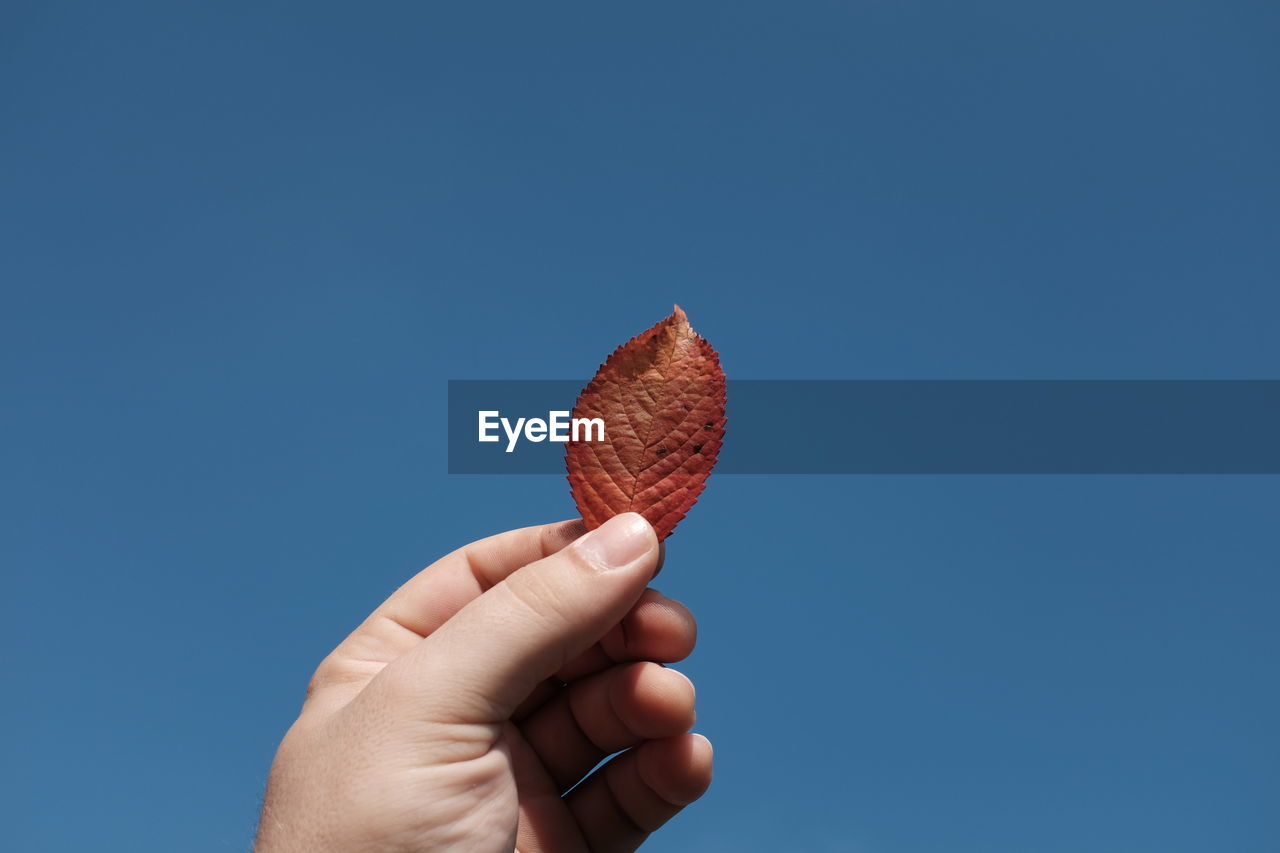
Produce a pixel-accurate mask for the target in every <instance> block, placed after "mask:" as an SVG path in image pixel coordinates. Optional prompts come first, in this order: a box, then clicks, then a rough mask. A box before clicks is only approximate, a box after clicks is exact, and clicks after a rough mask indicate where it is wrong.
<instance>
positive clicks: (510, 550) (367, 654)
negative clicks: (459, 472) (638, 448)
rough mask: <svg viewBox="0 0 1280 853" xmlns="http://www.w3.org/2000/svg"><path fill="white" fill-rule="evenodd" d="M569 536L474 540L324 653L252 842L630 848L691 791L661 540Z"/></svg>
mask: <svg viewBox="0 0 1280 853" xmlns="http://www.w3.org/2000/svg"><path fill="white" fill-rule="evenodd" d="M584 532H585V531H584V529H583V527H582V524H581V522H560V523H557V524H548V525H543V526H538V527H527V528H523V529H521V530H513V531H510V532H508V533H502V534H499V535H497V536H493V537H490V538H488V539H483V540H481V541H479V542H475V543H472V544H471V545H468V546H466V547H464V548H462V549H460V550H458V551H455V552H454V553H452V554H449V555H448V556H446V557H444V558H443V559H441V560H440V561H438V562H436V563H435V564H433V565H431V566H429V567H428V568H426V569H424V570H423V571H422V572H420V573H419V574H418V575H417V576H415V577H414V578H413V579H411V580H410V581H409V582H408V583H406V584H405V585H404V586H402V587H401V588H400V589H399V590H397V591H396V592H395V593H394V594H393V595H392V596H391V597H390V598H389V599H387V601H385V602H384V603H383V604H382V605H381V606H379V607H378V609H377V610H375V611H374V612H373V614H372V615H371V616H369V618H368V619H366V620H365V621H364V623H363V624H361V625H360V627H359V628H357V629H356V630H355V631H354V632H353V633H352V634H351V635H350V636H349V637H347V639H346V640H344V641H343V642H342V644H341V645H339V646H338V647H337V648H336V649H334V650H333V652H332V653H331V654H330V655H329V656H328V657H326V658H325V659H324V661H323V662H321V664H320V666H319V668H318V669H317V670H316V673H315V675H314V677H313V678H312V680H311V684H310V686H309V688H308V690H307V698H306V701H305V703H304V704H303V707H302V711H301V713H300V714H299V716H298V719H297V721H296V722H295V723H294V724H293V726H292V727H291V728H290V729H289V731H288V733H287V734H286V735H285V737H284V740H283V741H282V743H281V745H280V748H279V750H278V752H277V753H276V757H275V761H274V763H273V764H272V767H271V774H270V778H269V781H268V784H267V793H266V798H265V800H264V804H263V809H262V818H261V822H260V824H259V827H258V839H257V843H256V845H255V848H254V849H255V851H256V853H301V851H307V853H339V851H341V853H347V851H362V852H363V851H368V853H383V851H386V853H391V851H396V852H397V853H399V852H400V851H413V853H422V851H429V850H451V851H483V852H484V853H488V851H512V850H516V851H520V853H539V851H557V853H587V851H590V853H599V852H600V851H609V852H610V853H612V851H630V850H635V849H636V848H637V847H639V846H640V845H641V844H642V843H644V841H645V839H646V838H647V837H648V835H649V834H650V833H651V832H653V831H654V830H656V829H658V828H659V827H661V826H662V825H663V824H664V823H666V822H667V821H668V820H670V819H671V818H672V817H673V816H674V815H675V814H676V813H677V812H679V811H680V810H681V809H682V808H684V806H686V805H687V804H689V803H691V802H693V801H694V800H696V799H697V798H698V797H699V796H701V795H702V793H703V792H704V791H705V790H706V788H707V785H708V784H710V781H711V745H710V743H709V742H708V741H707V740H706V738H703V737H702V736H701V735H696V734H689V729H690V728H691V726H692V725H693V721H694V690H693V685H692V684H691V683H690V682H689V680H688V679H687V678H685V677H684V676H683V675H681V674H680V673H678V672H676V671H675V670H673V669H670V668H667V667H665V666H662V664H664V663H670V662H673V661H678V660H681V659H683V658H684V657H686V656H687V655H688V654H689V653H690V652H691V651H692V650H693V645H694V641H695V639H696V634H697V627H696V625H695V623H694V620H693V616H692V615H691V614H690V613H689V611H688V610H687V609H686V608H685V607H684V606H683V605H682V604H680V603H679V602H676V601H673V600H672V599H669V598H667V597H666V596H664V595H662V594H661V593H659V592H657V591H656V590H653V589H648V588H647V586H646V585H647V584H648V583H649V581H650V580H651V579H652V578H653V577H654V575H656V574H657V572H658V569H659V568H660V566H661V561H662V548H661V546H660V545H659V543H658V540H657V537H656V536H655V535H654V533H653V529H652V528H651V527H650V526H649V524H648V523H647V522H646V521H645V520H644V519H643V518H641V517H640V516H639V515H636V514H635V513H626V514H623V515H619V516H616V517H614V518H612V519H610V520H609V521H608V522H606V523H605V524H603V525H601V526H600V527H599V528H597V529H596V530H594V531H592V532H591V533H587V534H585V535H584ZM613 753H618V754H617V755H616V756H615V757H613V758H612V759H610V761H609V762H608V763H607V764H605V765H604V766H602V767H601V768H600V769H598V770H596V771H595V772H594V773H591V772H590V771H591V769H592V768H593V767H595V766H596V764H597V763H599V761H600V760H602V759H603V758H605V757H607V756H609V755H611V754H613ZM579 783H580V784H579ZM570 789H572V790H570Z"/></svg>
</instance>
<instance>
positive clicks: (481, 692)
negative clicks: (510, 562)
mask: <svg viewBox="0 0 1280 853" xmlns="http://www.w3.org/2000/svg"><path fill="white" fill-rule="evenodd" d="M658 555H659V547H658V537H657V535H656V534H655V533H654V532H653V528H652V527H650V526H649V522H647V521H645V519H644V518H643V517H642V516H640V515H638V514H636V513H634V512H628V513H623V514H621V515H617V516H614V517H613V518H611V519H609V520H608V521H607V522H605V523H604V524H602V525H601V526H600V527H598V528H596V529H595V530H593V531H591V532H590V533H588V534H586V535H585V536H582V537H581V538H579V539H577V540H576V541H575V542H574V543H573V544H572V545H570V546H568V547H567V548H564V549H562V550H560V551H558V552H556V553H555V554H552V555H551V556H550V557H545V558H543V559H541V560H538V561H536V562H533V563H530V564H528V565H527V566H524V567H523V568H521V569H517V570H516V571H515V572H513V573H512V574H510V575H508V576H507V578H506V579H505V580H503V581H502V582H501V583H499V584H497V585H496V586H494V587H493V588H492V589H489V590H488V591H486V592H484V593H483V594H482V595H480V596H479V597H477V598H475V599H473V600H472V601H471V602H470V603H468V604H467V605H466V606H465V607H463V608H462V609H461V610H459V611H458V612H457V613H456V614H455V615H454V616H453V617H452V618H451V619H449V621H447V622H446V623H445V624H444V625H442V626H440V628H438V629H437V630H436V631H435V632H433V633H432V634H431V635H430V636H429V637H427V638H425V639H424V640H423V641H422V642H421V643H419V644H418V646H417V647H415V648H414V649H413V651H411V652H409V653H408V654H406V655H405V656H404V657H402V658H400V659H399V660H397V661H396V662H395V663H393V664H392V665H391V666H389V667H388V668H387V671H385V672H384V673H383V675H386V676H387V677H388V678H390V679H392V680H395V681H398V682H401V685H402V686H404V687H407V688H408V690H409V691H410V693H411V697H410V702H409V704H407V705H406V706H405V707H410V708H412V709H413V713H414V714H415V716H420V715H423V714H426V715H429V717H430V718H431V719H433V720H435V721H439V722H468V723H494V722H500V721H503V720H505V719H507V718H508V717H509V716H510V715H511V713H512V712H513V711H514V710H515V708H516V706H517V705H519V704H520V702H521V701H523V700H524V698H525V697H526V696H528V695H529V693H530V692H531V691H532V690H533V689H534V687H536V686H537V685H538V683H539V682H541V681H543V680H544V679H547V678H550V677H551V676H552V675H553V674H555V672H556V671H558V670H559V669H560V668H561V667H562V666H564V664H565V663H566V662H567V661H568V660H569V659H571V658H572V657H573V656H575V655H577V654H579V653H581V652H583V651H585V650H586V649H588V648H590V646H591V645H592V644H594V643H595V642H597V641H598V640H599V639H600V638H601V637H603V636H604V635H605V634H606V633H607V632H608V631H609V629H610V628H612V627H613V626H614V625H615V624H617V623H618V622H619V621H620V620H621V619H622V618H623V617H624V616H625V615H626V614H627V611H628V610H630V609H631V607H632V605H634V604H635V603H636V601H637V600H638V599H639V598H640V594H641V593H643V592H644V589H645V586H646V585H647V584H648V583H649V581H650V580H651V579H652V578H653V575H654V572H655V571H656V570H657V568H658V560H659V556H658Z"/></svg>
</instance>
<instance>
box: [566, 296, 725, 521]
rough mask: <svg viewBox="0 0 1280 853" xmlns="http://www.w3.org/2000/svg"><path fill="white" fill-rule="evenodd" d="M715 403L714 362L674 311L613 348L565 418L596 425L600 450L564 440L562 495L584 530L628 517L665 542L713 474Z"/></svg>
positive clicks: (719, 378) (718, 401) (720, 412)
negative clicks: (565, 486)
mask: <svg viewBox="0 0 1280 853" xmlns="http://www.w3.org/2000/svg"><path fill="white" fill-rule="evenodd" d="M724 403H725V395H724V371H723V370H721V368H720V357H719V356H718V355H716V351H715V350H714V349H712V348H711V345H710V344H709V343H707V342H706V340H704V339H703V338H702V337H701V336H700V335H698V333H697V332H695V331H693V328H692V327H691V326H690V325H689V318H688V317H686V316H685V313H684V311H682V310H680V306H679V305H677V306H675V310H674V312H673V313H672V314H671V316H670V317H668V318H667V319H665V320H663V321H662V322H660V323H658V324H657V325H656V326H654V327H653V328H652V329H649V330H648V331H646V332H642V333H641V334H639V335H636V336H635V337H634V338H632V339H631V340H630V341H628V342H627V343H625V344H623V345H622V346H620V347H618V349H616V350H615V351H614V353H613V355H611V356H609V358H608V360H606V361H605V363H604V364H603V365H601V366H600V370H599V371H597V373H596V375H595V378H594V379H592V380H591V381H590V382H589V383H587V387H586V388H584V389H583V391H582V393H581V394H580V395H578V401H577V403H576V404H575V405H574V409H573V417H574V418H575V419H576V418H600V419H602V420H603V421H604V424H605V437H604V440H603V441H586V440H571V441H570V442H569V443H568V446H567V448H566V450H565V465H566V467H567V468H568V470H569V485H570V487H571V489H572V491H573V499H574V502H575V503H577V505H578V511H579V512H580V513H582V518H583V520H584V521H585V522H586V525H587V528H588V529H593V528H596V527H599V526H600V525H601V524H603V523H604V522H605V521H607V520H608V519H609V518H611V517H612V516H614V515H617V514H618V513H620V512H638V513H640V514H641V515H643V516H644V517H645V518H646V519H647V520H648V521H649V523H650V524H652V525H653V528H654V530H655V531H657V533H658V538H659V539H665V538H666V537H667V536H668V535H670V533H671V531H672V530H674V529H675V526H676V524H678V523H679V521H680V519H682V518H684V515H685V513H686V512H688V511H689V508H690V507H691V506H693V504H694V502H696V501H697V500H698V495H700V494H701V493H702V490H703V488H704V487H705V486H706V482H707V477H708V476H709V475H710V474H711V468H712V466H714V465H715V464H716V455H717V454H718V453H719V452H720V444H721V442H722V441H723V440H724V424H725V417H724ZM585 437H586V436H583V438H585ZM591 437H593V438H594V437H596V436H594V435H592V436H591Z"/></svg>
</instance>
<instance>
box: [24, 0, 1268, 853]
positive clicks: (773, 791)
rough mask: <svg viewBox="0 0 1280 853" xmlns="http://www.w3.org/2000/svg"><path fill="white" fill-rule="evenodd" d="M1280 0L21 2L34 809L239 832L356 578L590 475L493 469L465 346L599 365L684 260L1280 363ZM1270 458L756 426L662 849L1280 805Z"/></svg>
mask: <svg viewBox="0 0 1280 853" xmlns="http://www.w3.org/2000/svg"><path fill="white" fill-rule="evenodd" d="M1278 37H1280V7H1277V6H1276V5H1275V4H1273V3H1263V2H1226V3H1224V2H1215V3H1209V2H1196V3H1188V2H1161V3H1154V2H1151V3H1136V2H1126V0H1121V2H1114V0H1112V2H1106V3H1100V2H1098V3H1095V2H1083V3H1071V4H1056V5H1054V6H1052V7H1050V6H1048V5H1047V4H1026V3H1013V2H1008V3H992V2H979V3H973V4H953V3H940V2H937V3H918V2H902V3H886V2H865V3H835V2H816V3H808V4H800V5H797V4H761V3H752V2H747V3H741V2H735V3H706V4H674V3H649V4H643V5H640V6H633V7H628V8H626V9H620V8H617V7H614V6H608V7H606V6H602V5H601V4H587V3H575V4H552V5H548V4H486V5H476V4H471V5H468V6H464V5H463V4H455V5H454V6H453V7H451V8H443V7H440V6H438V5H435V4H431V5H427V4H411V3H383V4H365V5H363V6H356V5H352V4H341V5H339V4H327V3H311V4H292V5H291V4H281V3H221V4H195V3H189V4H176V3H150V4H145V3H131V2H125V3H114V4H73V3H66V4H64V3H43V2H33V1H28V0H18V2H10V3H7V4H5V8H4V10H3V11H2V12H0V152H2V153H3V156H2V157H0V294H2V303H0V304H2V305H3V309H2V310H0V377H2V378H3V386H4V392H3V408H2V410H0V424H2V426H3V435H4V441H3V443H2V444H0V470H3V476H0V483H3V485H2V486H0V516H2V517H3V518H4V523H3V525H2V526H0V549H2V550H0V558H2V560H3V572H4V574H3V578H4V584H5V593H4V594H3V595H0V617H2V619H0V626H2V627H0V632H2V633H0V641H2V642H3V645H4V648H5V649H6V655H5V659H6V662H5V668H6V671H7V677H8V688H9V689H7V690H6V691H5V696H6V698H5V701H4V702H3V703H0V725H3V727H4V730H5V731H6V732H7V736H6V737H5V738H4V744H3V746H0V766H3V767H4V768H5V770H4V773H3V774H2V775H0V802H2V803H3V806H0V814H3V820H4V826H5V835H6V837H7V838H8V840H9V843H10V844H9V846H12V848H13V849H15V850H23V851H46V850H47V851H71V850H85V849H93V850H103V851H116V850H119V851H126V850H127V851H144V850H155V851H169V850H216V851H237V850H243V849H244V848H245V847H246V846H247V844H248V839H249V837H250V835H251V832H252V827H253V824H254V821H255V810H256V806H257V801H258V798H259V796H260V792H261V787H262V783H263V780H264V778H265V773H266V770H267V767H268V764H269V762H270V759H271V755H272V752H273V750H274V747H275V744H276V741H277V739H278V738H279V736H280V734H281V733H282V732H283V730H284V729H285V727H286V726H287V725H288V724H289V722H290V721H291V719H292V717H293V715H294V713H295V711H296V706H297V703H298V701H299V699H300V698H301V691H302V688H303V686H304V684H305V682H306V679H307V677H308V675H309V673H310V671H311V669H312V668H313V667H314V665H315V664H316V663H317V662H318V661H319V659H320V658H321V657H322V656H323V655H324V654H325V653H326V652H327V651H328V650H329V649H330V648H331V647H332V646H333V645H334V644H335V643H336V642H337V641H338V640H339V639H341V637H342V636H343V635H344V634H345V632H346V631H348V630H349V629H350V628H351V627H352V626H354V625H355V624H356V623H357V622H358V621H359V620H360V619H361V618H362V617H363V615H364V614H366V613H367V612H368V611H369V610H370V609H371V608H372V607H373V606H374V605H376V604H377V603H378V602H379V601H380V600H381V599H382V598H383V597H384V596H385V595H386V594H387V593H388V592H389V591H390V590H391V589H393V588H394V587H395V586H396V585H397V584H398V583H399V582H400V581H401V580H402V579H404V578H405V577H407V576H408V575H409V574H411V573H412V572H414V571H416V570H417V569H418V568H419V567H421V566H422V565H424V564H426V563H427V562H430V561H431V560H433V559H434V558H436V557H437V556H439V555H441V554H443V553H444V552H446V551H448V550H450V549H452V548H454V547H456V546H458V545H460V544H462V543H464V542H467V541H470V540H471V539H474V538H477V537H479V536H482V535H486V534H489V533H492V532H495V531H499V530H504V529H507V528H511V527H515V526H520V525H524V524H530V523H535V522H540V521H547V520H553V519H559V518H563V517H568V516H569V515H571V514H572V511H573V505H572V503H571V501H570V499H569V495H568V489H567V486H566V484H565V483H564V481H563V479H562V478H559V477H554V476H545V477H531V476H527V477H507V478H503V477H485V476H470V477H467V476H453V477H451V476H448V475H447V474H446V473H445V466H446V455H445V412H444V402H445V392H446V381H447V380H448V379H451V378H454V379H457V378H504V379H506V378H526V379H539V378H554V379H560V378H572V377H586V376H587V375H588V374H589V372H590V371H591V370H592V369H593V368H594V367H595V366H596V365H597V364H598V363H599V361H600V360H601V359H602V358H603V356H604V355H605V354H607V353H608V352H609V351H610V350H611V349H612V348H613V347H614V346H616V345H617V344H618V343H620V342H621V341H622V340H624V339H625V338H626V337H628V336H629V335H632V334H634V333H635V332H637V331H639V330H641V329H643V328H645V327H647V326H649V325H650V324H652V323H653V322H654V321H656V320H657V319H659V318H661V317H662V316H665V314H666V313H667V312H668V311H669V310H670V305H671V303H672V302H679V303H680V304H681V305H682V306H683V307H684V308H685V309H686V310H687V311H688V312H689V314H690V317H691V318H692V319H693V321H694V323H695V325H696V327H697V328H698V329H699V330H700V331H702V332H703V333H704V334H705V335H706V336H707V337H708V338H709V339H710V340H711V341H712V342H713V343H714V344H715V346H716V347H717V348H718V349H719V351H720V353H721V355H722V358H723V362H724V365H725V368H726V370H727V371H728V373H729V375H730V376H731V377H734V378H740V379H747V378H753V379H769V378H837V379H838V378H895V379H897V378H935V379H951V378H1156V379H1159V378H1188V379H1202V378H1277V365H1278V364H1280V336H1277V334H1276V317H1277V311H1278V310H1280V293H1278V292H1277V288H1276V273H1277V269H1280V240H1277V239H1276V238H1277V233H1278V229H1277V226H1280V158H1277V157H1276V151H1278V150H1280V113H1277V111H1276V109H1275V105H1276V100H1277V95H1278V94H1280V92H1278V90H1280V61H1278V60H1277V54H1276V51H1275V44H1276V42H1277V38H1278ZM799 414H801V413H798V417H797V424H798V425H799V424H800V423H801V420H800V418H799ZM836 429H838V426H837V425H824V424H822V423H821V422H818V423H815V424H811V425H809V426H808V428H807V429H805V430H798V431H797V433H796V434H795V435H791V436H786V437H782V436H780V440H792V441H816V442H824V441H832V440H834V436H833V430H836ZM727 440H728V441H732V440H733V439H732V432H730V434H729V436H728V438H727ZM1278 498H1280V482H1278V480H1277V478H1276V477H1172V476H1164V477H1121V476H1097V477H1048V476H1019V477H995V476H989V477H983V476H964V477H960V476H953V477H930V476H899V477H892V476H877V477H801V476H794V477H763V476H760V477H753V476H733V477H729V476H725V477H723V478H716V477H713V478H712V480H711V482H710V485H709V487H708V490H707V492H706V493H705V496H704V498H703V500H702V502H701V503H700V504H699V505H698V506H697V507H696V508H695V509H694V511H693V512H692V513H691V514H690V516H689V518H688V519H687V521H686V522H685V523H684V524H683V525H682V526H681V529H680V531H679V533H678V534H677V536H676V537H675V538H673V539H672V541H671V543H670V551H669V557H668V563H667V568H666V570H665V571H664V572H663V575H662V576H661V578H660V583H659V584H658V586H659V587H660V588H661V589H662V590H663V591H664V592H666V593H667V594H669V595H672V596H675V597H678V598H681V599H683V600H685V601H686V602H688V603H689V604H690V606H691V607H692V608H693V609H694V611H695V612H696V613H697V615H698V616H699V619H700V625H701V630H702V634H701V640H700V644H699V649H698V651H697V652H696V653H695V655H694V657H693V658H691V659H690V660H689V661H688V662H686V663H685V664H684V665H682V667H681V668H682V669H683V670H684V671H685V672H687V673H688V674H689V675H690V676H692V677H693V678H694V680H695V682H696V683H697V685H698V688H699V706H700V718H699V726H698V728H699V730H700V731H702V732H704V733H706V734H707V735H708V736H709V737H711V738H712V740H713V742H714V743H715V744H716V747H717V777H716V781H715V784H714V785H713V787H712V790H711V792H710V793H709V794H708V795H707V797H706V798H705V800H704V801H703V802H701V803H700V804H699V805H698V806H697V807H695V808H692V809H690V810H689V812H688V813H687V814H685V815H682V816H681V817H680V818H678V819H677V820H676V821H675V822H674V823H673V824H672V826H671V827H670V828H669V829H668V830H666V831H665V832H664V833H662V834H661V835H660V836H657V837H655V839H654V841H653V842H652V844H651V847H650V848H647V849H652V850H655V851H663V850H670V851H678V850H708V851H716V850H734V851H744V850H745V851H756V850H759V851H777V850H806V851H808V850H813V851H846V850H849V851H856V852H857V853H922V852H923V851H938V850H947V851H951V853H969V851H973V853H978V852H979V851H981V853H991V851H1010V852H1011V853H1028V851H1034V853H1058V851H1062V853H1066V852H1067V851H1079V850H1090V851H1095V853H1110V851H1115V853H1120V852H1121V851H1124V853H1135V851H1161V853H1177V852H1178V851H1203V850H1209V849H1216V850H1231V851H1233V853H1252V851H1270V850H1274V849H1275V847H1276V844H1277V843H1280V819H1278V818H1277V812H1276V810H1275V807H1274V806H1275V802H1276V800H1277V796H1278V795H1280V775H1278V773H1277V767H1280V735H1277V732H1276V728H1275V725H1274V720H1276V719H1278V718H1280V687H1278V686H1277V684H1276V680H1275V671H1274V670H1275V666H1274V662H1275V659H1276V655H1277V652H1280V626H1278V624H1277V621H1276V618H1275V601H1276V599H1277V595H1278V594H1280V580H1277V572H1276V570H1277V568H1280V542H1278V540H1277V536H1276V531H1277V520H1278V519H1277V507H1280V501H1278Z"/></svg>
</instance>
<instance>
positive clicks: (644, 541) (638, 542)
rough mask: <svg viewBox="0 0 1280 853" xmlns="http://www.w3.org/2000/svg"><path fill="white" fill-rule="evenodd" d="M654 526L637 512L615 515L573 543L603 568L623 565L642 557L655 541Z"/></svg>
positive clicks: (616, 567)
mask: <svg viewBox="0 0 1280 853" xmlns="http://www.w3.org/2000/svg"><path fill="white" fill-rule="evenodd" d="M653 538H654V536H653V528H651V527H650V526H649V522H647V521H645V520H644V518H642V517H641V516H639V515H637V514H636V513H634V512H625V513H623V514H622V515H615V516H614V517H613V518H611V519H609V520H608V521H606V522H605V523H604V524H602V525H600V526H599V527H597V528H596V529H595V530H593V531H591V532H590V533H588V534H587V535H586V536H583V537H582V538H581V539H579V540H578V541H577V542H575V543H574V544H573V547H575V548H577V549H578V550H579V551H581V552H582V554H583V555H585V556H586V558H587V559H588V560H590V561H591V562H592V563H593V564H595V565H596V566H599V567H600V568H601V569H605V570H609V569H621V568H624V567H626V566H629V565H631V564H632V563H634V562H635V561H636V560H638V559H640V558H641V557H643V556H644V555H645V554H646V553H647V552H648V551H649V548H650V547H652V545H653Z"/></svg>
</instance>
